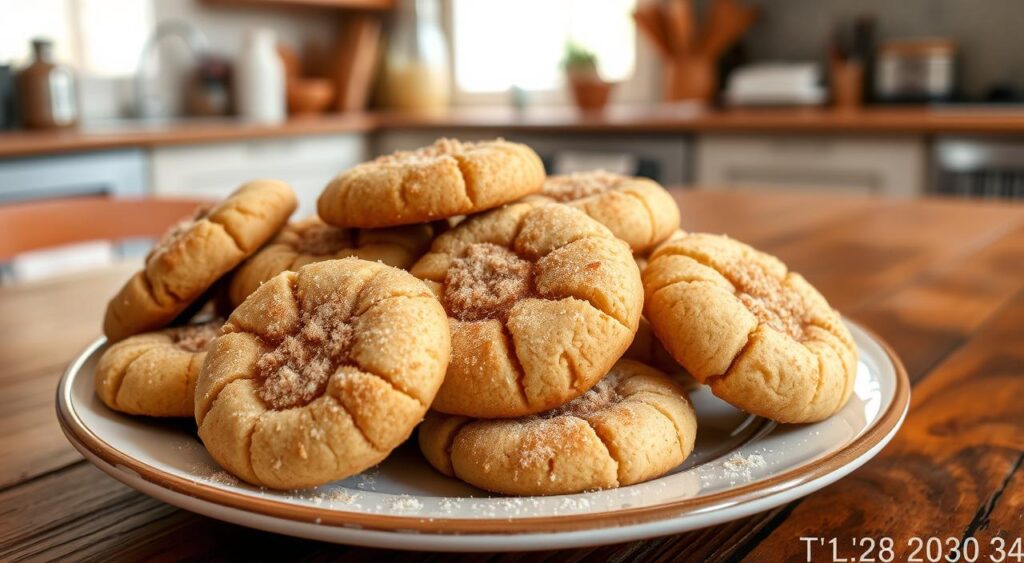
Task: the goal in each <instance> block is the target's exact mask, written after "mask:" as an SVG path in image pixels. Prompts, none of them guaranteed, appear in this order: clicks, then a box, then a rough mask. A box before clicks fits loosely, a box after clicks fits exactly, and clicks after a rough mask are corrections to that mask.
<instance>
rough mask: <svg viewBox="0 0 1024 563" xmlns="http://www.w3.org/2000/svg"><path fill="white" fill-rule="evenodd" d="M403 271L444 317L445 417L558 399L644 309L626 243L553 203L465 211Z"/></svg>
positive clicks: (568, 395)
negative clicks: (447, 355) (448, 356)
mask: <svg viewBox="0 0 1024 563" xmlns="http://www.w3.org/2000/svg"><path fill="white" fill-rule="evenodd" d="M412 273H413V274H414V275H416V276H417V277H419V278H421V279H423V280H426V281H427V283H428V285H429V286H430V287H431V288H432V289H433V291H434V293H435V294H436V295H437V296H438V299H439V300H440V302H441V303H442V305H443V306H444V308H445V311H446V312H447V313H448V316H449V318H450V319H451V327H452V350H453V353H452V363H451V365H450V366H449V369H448V374H447V376H446V378H445V382H444V384H443V385H442V387H441V391H440V392H439V393H438V397H437V399H436V400H435V402H434V406H433V408H434V409H436V410H439V411H442V412H447V413H450V414H463V415H467V416H475V417H484V418H490V417H509V416H523V415H527V414H533V413H537V412H541V411H544V410H548V409H550V408H553V407H555V406H558V405H561V404H564V403H566V402H567V401H569V400H571V399H573V398H574V397H576V396H578V395H580V394H582V393H584V392H585V391H587V390H588V389H590V387H591V386H592V385H594V383H596V382H597V380H598V379H600V377H601V376H603V375H604V374H605V373H606V372H607V371H608V369H609V368H610V367H611V366H612V364H614V363H615V361H616V360H618V359H619V357H620V356H621V355H622V353H623V351H625V349H626V347H628V346H629V343H630V341H631V340H632V338H633V334H634V333H635V332H636V329H637V323H638V322H639V317H640V310H641V308H642V300H643V295H642V294H643V290H642V287H641V285H640V276H639V270H638V268H637V266H636V262H634V260H633V258H632V255H631V253H630V251H629V248H628V247H627V246H626V245H625V244H624V243H623V242H622V241H620V240H618V239H616V238H615V237H614V236H613V235H612V234H611V233H610V232H609V231H608V229H607V228H605V227H603V226H602V225H601V224H600V223H597V222H596V221H594V220H593V219H590V218H589V217H587V216H586V215H585V214H583V213H582V212H580V211H579V210H577V209H573V208H571V207H568V206H565V205H561V204H532V203H520V204H514V205H509V206H506V207H504V208H501V209H498V210H494V211H491V212H488V213H485V214H481V215H478V216H475V217H472V218H470V219H468V220H466V221H464V222H463V223H460V224H459V225H458V226H457V227H455V228H454V229H452V230H451V231H448V232H447V233H445V234H443V235H441V236H440V237H438V238H437V239H436V240H435V241H434V244H433V246H432V248H431V250H430V252H428V253H427V254H426V255H424V256H423V258H421V259H420V260H419V261H418V262H417V263H416V265H415V266H413V268H412Z"/></svg>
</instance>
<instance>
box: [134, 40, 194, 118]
mask: <svg viewBox="0 0 1024 563" xmlns="http://www.w3.org/2000/svg"><path fill="white" fill-rule="evenodd" d="M168 36H175V37H178V38H179V39H181V41H182V43H184V44H185V46H186V47H187V48H188V50H189V52H190V53H191V55H192V57H193V59H196V60H198V59H200V58H201V57H202V56H204V55H205V54H206V52H207V49H208V45H209V42H208V41H207V39H206V35H204V34H203V32H202V31H200V30H199V28H197V27H196V26H194V25H192V24H190V23H187V22H183V21H178V20H169V21H164V22H160V23H159V24H157V26H156V29H155V30H153V33H152V35H150V36H149V39H147V40H146V44H145V45H144V46H143V47H142V54H141V56H140V57H139V66H138V69H137V70H136V71H135V108H134V109H135V116H136V117H139V118H142V119H146V118H154V117H162V116H164V113H165V111H166V109H165V108H164V101H163V98H162V97H161V96H160V94H158V93H156V92H149V91H147V88H146V76H145V73H146V63H147V62H148V61H149V58H150V56H151V54H152V51H154V50H155V49H156V47H157V45H159V43H160V41H161V40H162V39H163V38H164V37H168Z"/></svg>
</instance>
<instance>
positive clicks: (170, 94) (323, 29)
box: [81, 0, 336, 121]
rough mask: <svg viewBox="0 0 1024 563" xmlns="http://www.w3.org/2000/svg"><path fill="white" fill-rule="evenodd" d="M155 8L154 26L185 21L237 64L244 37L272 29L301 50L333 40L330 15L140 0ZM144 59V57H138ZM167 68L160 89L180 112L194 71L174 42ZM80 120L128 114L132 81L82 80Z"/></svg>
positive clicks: (164, 47)
mask: <svg viewBox="0 0 1024 563" xmlns="http://www.w3.org/2000/svg"><path fill="white" fill-rule="evenodd" d="M140 1H152V3H153V10H152V14H153V26H154V27H155V25H157V24H159V23H160V22H163V21H169V20H181V21H186V22H188V23H190V24H192V25H194V26H196V27H197V28H198V29H199V30H200V31H201V32H203V34H204V35H206V38H207V39H208V41H209V46H210V50H211V51H212V52H213V53H215V54H218V55H222V56H225V57H228V58H229V59H235V58H236V57H237V56H238V54H239V53H240V52H241V50H242V45H243V42H244V39H245V35H246V32H247V31H248V30H250V29H253V28H255V27H269V28H271V29H273V30H274V31H276V32H277V35H278V39H279V40H280V41H281V42H282V43H284V44H285V45H288V46H289V47H291V48H293V49H295V50H297V51H299V50H301V48H302V45H303V44H304V43H305V42H306V41H309V40H315V41H318V42H320V43H321V44H328V43H329V42H330V41H331V40H332V39H333V37H334V30H335V29H336V21H335V17H334V16H333V15H332V14H331V12H330V11H325V10H315V9H280V8H252V7H214V6H210V5H208V4H205V3H202V2H200V1H199V0H140ZM140 55H141V53H140ZM160 57H161V59H160V60H161V62H162V63H163V66H162V67H161V69H160V80H159V84H160V86H159V88H160V91H161V92H162V95H165V96H166V99H167V100H168V101H169V103H168V105H169V106H170V107H171V108H172V111H174V112H180V111H181V96H180V85H181V78H182V74H183V73H184V72H185V69H187V68H189V67H190V66H191V58H190V57H189V55H188V52H187V50H185V49H184V48H183V47H182V46H181V45H180V44H179V43H178V42H177V41H176V40H173V39H165V40H164V41H163V42H162V43H161V46H160ZM81 90H82V96H81V97H82V101H83V107H82V115H83V117H84V119H85V120H86V121H94V120H102V119H109V118H116V117H123V116H125V115H127V113H128V112H129V111H130V108H131V107H132V100H133V96H134V90H133V87H132V78H131V77H120V78H99V77H89V76H82V79H81Z"/></svg>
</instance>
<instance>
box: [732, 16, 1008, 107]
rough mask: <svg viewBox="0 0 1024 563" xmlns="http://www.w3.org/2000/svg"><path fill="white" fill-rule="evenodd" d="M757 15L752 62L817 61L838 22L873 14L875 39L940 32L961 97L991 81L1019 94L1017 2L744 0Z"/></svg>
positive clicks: (978, 93)
mask: <svg viewBox="0 0 1024 563" xmlns="http://www.w3.org/2000/svg"><path fill="white" fill-rule="evenodd" d="M748 1H749V2H751V3H752V4H758V5H760V6H761V20H760V21H759V22H758V23H757V24H756V25H754V27H753V28H752V29H751V30H750V32H749V34H748V35H747V37H746V40H745V41H746V45H747V47H748V51H749V53H750V54H751V55H752V56H753V57H754V58H756V59H757V60H777V59H786V60H823V59H824V56H825V53H826V47H827V45H828V42H829V37H830V35H831V33H832V29H833V27H834V24H835V22H836V21H838V20H846V21H849V20H852V19H853V18H855V17H857V16H858V15H861V14H874V15H875V16H876V17H877V21H878V37H879V39H880V40H883V41H884V40H886V39H893V38H908V37H937V36H943V37H948V38H950V39H953V40H955V41H956V42H957V43H958V44H959V46H960V58H959V63H960V73H961V79H962V85H963V90H964V94H966V95H967V96H968V97H970V98H972V99H976V98H981V97H982V96H984V95H985V93H986V91H987V90H988V89H989V88H990V87H991V86H992V85H993V84H996V83H1004V84H1010V85H1011V86H1012V87H1013V88H1014V89H1015V90H1016V91H1017V92H1018V94H1020V93H1024V49H1022V48H1021V29H1020V27H1021V23H1022V22H1024V2H1022V1H1020V0H748Z"/></svg>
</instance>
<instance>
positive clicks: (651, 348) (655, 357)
mask: <svg viewBox="0 0 1024 563" xmlns="http://www.w3.org/2000/svg"><path fill="white" fill-rule="evenodd" d="M641 275H642V274H641ZM622 357H623V358H628V359H630V360H636V361H638V362H640V363H643V364H647V365H649V366H653V367H656V368H658V369H660V370H661V371H663V372H665V373H668V374H672V375H676V374H679V373H681V372H684V371H686V370H684V369H683V366H681V365H679V362H677V361H675V359H673V358H672V354H669V353H668V350H666V349H665V345H664V344H662V343H661V341H660V340H658V337H657V336H656V335H655V334H654V329H652V328H651V323H650V322H648V321H647V319H646V318H644V317H640V324H639V325H637V328H636V335H635V336H634V337H633V342H632V343H631V344H630V345H629V348H628V349H626V353H625V354H623V355H622ZM687 379H689V378H687Z"/></svg>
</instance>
